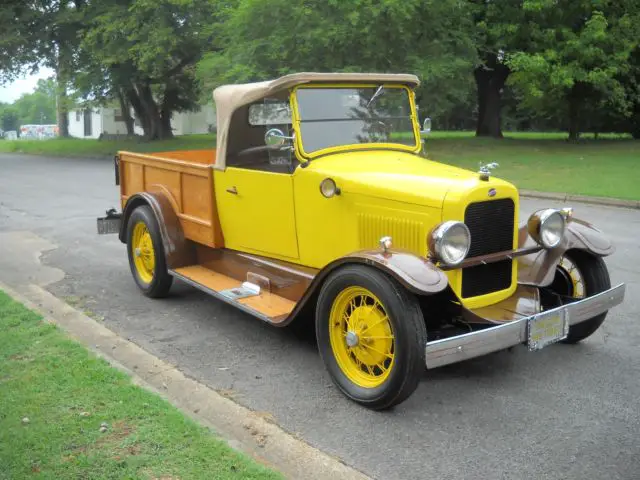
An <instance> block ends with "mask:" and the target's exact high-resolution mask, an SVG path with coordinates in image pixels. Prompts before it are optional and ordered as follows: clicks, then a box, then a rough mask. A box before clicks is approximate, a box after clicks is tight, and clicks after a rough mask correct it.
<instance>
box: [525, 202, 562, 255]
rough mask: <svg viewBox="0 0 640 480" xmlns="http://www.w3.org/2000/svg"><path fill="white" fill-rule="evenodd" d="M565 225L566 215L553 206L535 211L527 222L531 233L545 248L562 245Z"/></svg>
mask: <svg viewBox="0 0 640 480" xmlns="http://www.w3.org/2000/svg"><path fill="white" fill-rule="evenodd" d="M565 227H566V221H565V216H564V215H563V214H562V212H561V211H560V210H556V209H553V208H547V209H546V210H540V211H537V212H535V213H534V214H533V215H531V216H530V217H529V221H528V222H527V230H528V231H529V235H531V237H532V238H533V239H534V240H535V241H536V242H537V243H538V244H539V245H541V246H543V247H544V248H555V247H557V246H558V245H560V242H561V241H562V237H563V236H564V230H565Z"/></svg>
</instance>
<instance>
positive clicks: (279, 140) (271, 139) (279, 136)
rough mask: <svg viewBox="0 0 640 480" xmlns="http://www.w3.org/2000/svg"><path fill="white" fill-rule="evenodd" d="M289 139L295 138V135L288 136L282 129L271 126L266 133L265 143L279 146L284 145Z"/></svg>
mask: <svg viewBox="0 0 640 480" xmlns="http://www.w3.org/2000/svg"><path fill="white" fill-rule="evenodd" d="M287 140H293V137H287V136H286V135H285V134H284V133H283V132H282V130H280V129H278V128H270V129H269V130H267V133H265V134H264V144H265V145H268V146H270V147H279V146H281V145H284V143H285V142H286V141H287Z"/></svg>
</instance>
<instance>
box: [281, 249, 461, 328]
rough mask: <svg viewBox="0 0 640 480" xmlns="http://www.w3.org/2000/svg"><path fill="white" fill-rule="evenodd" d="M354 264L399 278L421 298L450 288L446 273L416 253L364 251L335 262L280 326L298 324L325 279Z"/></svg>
mask: <svg viewBox="0 0 640 480" xmlns="http://www.w3.org/2000/svg"><path fill="white" fill-rule="evenodd" d="M353 264H360V265H369V266H371V267H373V268H376V269H378V270H381V271H383V272H385V273H387V274H388V275H390V276H392V277H393V278H395V279H396V280H397V281H398V282H400V284H401V285H402V286H403V287H405V288H406V289H407V290H409V291H411V292H413V293H415V294H418V295H433V294H436V293H439V292H442V291H443V290H445V289H446V288H447V287H448V285H449V279H448V278H447V276H446V275H445V273H444V272H443V271H442V270H440V269H439V268H438V267H436V266H435V265H434V264H433V263H431V262H429V261H428V260H427V259H426V258H422V257H419V256H418V255H415V254H414V253H411V252H403V251H398V250H388V251H386V252H383V251H381V250H361V251H358V252H353V253H351V254H349V255H345V256H344V257H341V258H339V259H337V260H334V261H333V262H331V263H330V264H328V265H327V266H325V267H324V268H323V269H322V270H320V271H319V272H318V273H317V274H316V275H315V277H314V278H313V280H312V281H311V284H310V285H309V287H308V288H307V289H306V291H305V293H304V295H303V296H302V298H301V299H300V300H299V301H298V303H297V305H296V307H295V308H294V309H293V311H292V312H291V314H290V315H289V317H287V318H286V319H285V320H284V321H283V322H281V323H280V324H278V325H279V326H285V325H288V324H289V323H291V322H292V321H294V320H295V318H296V317H297V316H298V314H299V313H300V312H302V311H303V310H304V308H305V306H312V307H315V305H313V304H311V303H310V300H311V299H312V298H314V297H315V295H316V294H317V293H318V291H319V290H320V288H321V287H322V284H323V283H324V280H325V279H326V278H327V277H328V276H329V275H330V274H331V273H332V272H334V271H335V270H337V269H339V268H340V267H342V266H345V265H353Z"/></svg>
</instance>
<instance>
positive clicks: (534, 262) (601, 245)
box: [518, 218, 615, 287]
mask: <svg viewBox="0 0 640 480" xmlns="http://www.w3.org/2000/svg"><path fill="white" fill-rule="evenodd" d="M519 243H520V245H519V246H520V248H526V247H532V246H535V245H536V243H535V241H534V240H533V239H532V238H531V237H530V236H529V234H528V233H527V226H526V224H525V225H521V226H520V232H519ZM572 249H578V250H585V251H587V252H589V253H592V254H593V255H597V256H599V257H606V256H608V255H611V254H612V253H613V252H614V251H615V247H614V245H613V242H612V241H611V240H610V239H609V238H608V237H607V236H606V235H605V234H604V233H603V232H602V231H601V230H599V229H598V228H596V227H594V226H593V225H591V224H590V223H589V222H585V221H584V220H580V219H577V218H573V219H571V221H569V223H567V230H566V233H565V236H564V238H563V240H562V243H561V244H560V245H559V246H558V247H556V248H553V249H551V250H541V251H540V252H537V253H533V254H531V255H526V256H523V257H519V258H518V283H522V284H525V285H536V286H540V287H545V286H547V285H550V284H551V283H552V282H553V278H554V276H555V271H556V267H557V266H558V264H559V263H560V260H561V259H562V256H563V255H564V254H565V252H567V251H568V250H572Z"/></svg>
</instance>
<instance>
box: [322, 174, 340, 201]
mask: <svg viewBox="0 0 640 480" xmlns="http://www.w3.org/2000/svg"><path fill="white" fill-rule="evenodd" d="M320 193H322V196H323V197H326V198H331V197H333V196H334V195H340V189H339V188H338V186H337V185H336V182H335V181H334V180H333V178H325V179H324V180H322V182H320Z"/></svg>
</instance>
